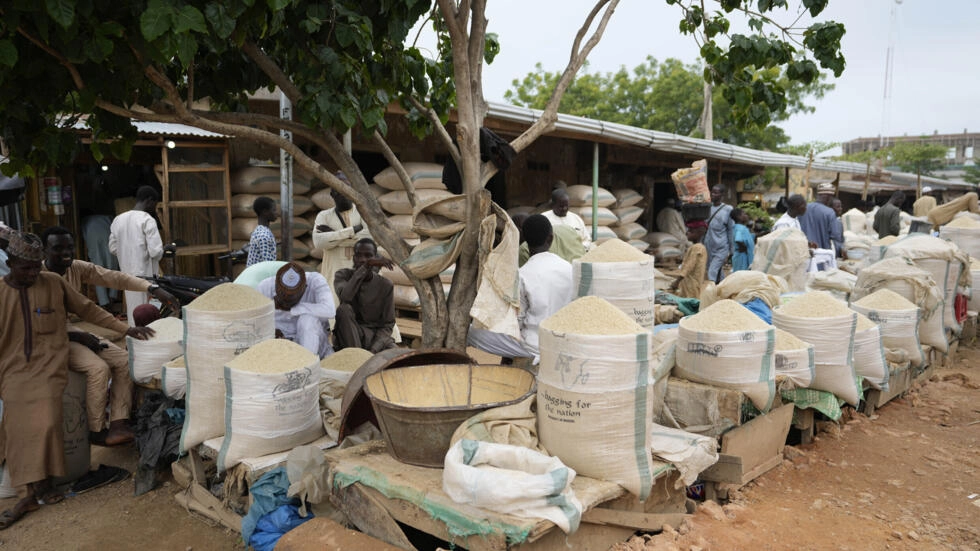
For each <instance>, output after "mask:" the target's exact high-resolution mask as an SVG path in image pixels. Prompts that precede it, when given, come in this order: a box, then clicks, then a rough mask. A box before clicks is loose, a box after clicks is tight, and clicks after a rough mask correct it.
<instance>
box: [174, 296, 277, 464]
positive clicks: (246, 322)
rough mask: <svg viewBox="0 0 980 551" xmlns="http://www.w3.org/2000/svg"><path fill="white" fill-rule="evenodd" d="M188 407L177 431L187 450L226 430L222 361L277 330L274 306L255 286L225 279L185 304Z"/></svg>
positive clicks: (183, 448)
mask: <svg viewBox="0 0 980 551" xmlns="http://www.w3.org/2000/svg"><path fill="white" fill-rule="evenodd" d="M183 318H184V361H185V362H186V364H187V398H186V401H187V406H186V407H187V413H186V415H185V417H184V430H183V431H182V432H181V434H180V449H181V451H182V452H186V451H188V450H190V449H191V448H193V447H194V446H196V445H198V444H200V443H201V442H204V441H205V440H207V439H209V438H214V437H216V436H221V435H222V434H224V431H225V379H224V366H225V364H226V363H228V362H229V361H230V360H231V359H232V358H234V357H235V356H237V355H238V354H241V353H242V352H244V351H245V350H247V349H248V348H249V347H251V346H252V345H254V344H256V343H259V342H262V341H264V340H268V339H272V338H274V337H275V334H276V318H275V306H274V305H273V303H272V300H270V299H268V298H266V297H265V296H264V295H262V294H261V293H259V292H258V291H256V290H255V289H253V288H251V287H248V286H245V285H239V284H237V283H223V284H221V285H218V286H217V287H214V288H213V289H210V290H209V291H208V292H206V293H204V294H203V295H201V296H199V297H197V298H196V299H194V301H192V302H191V303H190V304H188V305H187V306H185V307H184V311H183Z"/></svg>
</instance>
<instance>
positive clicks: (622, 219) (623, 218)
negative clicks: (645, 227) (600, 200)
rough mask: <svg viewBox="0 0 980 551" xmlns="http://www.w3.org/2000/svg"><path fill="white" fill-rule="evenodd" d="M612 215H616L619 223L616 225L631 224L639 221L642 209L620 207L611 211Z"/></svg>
mask: <svg viewBox="0 0 980 551" xmlns="http://www.w3.org/2000/svg"><path fill="white" fill-rule="evenodd" d="M612 213H613V214H614V215H616V218H617V219H619V221H618V222H617V223H616V224H617V225H622V224H631V223H633V222H636V221H637V220H639V219H640V216H642V215H643V207H621V208H615V209H612Z"/></svg>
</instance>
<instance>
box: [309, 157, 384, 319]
mask: <svg viewBox="0 0 980 551" xmlns="http://www.w3.org/2000/svg"><path fill="white" fill-rule="evenodd" d="M337 177H338V178H340V179H341V180H342V181H345V182H346V181H347V177H346V176H344V174H343V172H339V173H337ZM330 196H331V197H333V200H334V204H335V205H336V206H335V207H334V208H332V209H327V210H324V211H321V212H320V214H317V215H316V221H315V222H314V223H313V247H314V248H317V249H320V250H322V251H323V261H322V262H321V263H320V275H322V276H323V278H324V279H325V280H327V281H328V282H332V281H333V278H334V274H335V273H336V272H337V270H341V269H343V268H350V267H352V266H353V265H354V261H353V258H354V244H355V243H357V242H358V241H359V240H361V239H364V238H365V237H371V233H370V232H369V231H368V230H367V228H366V227H364V222H363V221H362V220H361V215H360V213H358V212H357V207H356V206H354V204H353V203H352V202H351V200H350V199H348V198H346V197H344V196H343V195H341V194H339V193H337V192H336V191H333V190H332V191H331V192H330ZM331 292H333V290H332V289H331ZM333 300H334V304H339V303H340V299H339V297H338V296H337V293H336V292H334V293H333Z"/></svg>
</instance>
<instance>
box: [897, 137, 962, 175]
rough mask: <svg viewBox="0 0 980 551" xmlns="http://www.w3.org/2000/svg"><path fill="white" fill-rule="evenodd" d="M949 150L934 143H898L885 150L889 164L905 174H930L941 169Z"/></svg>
mask: <svg viewBox="0 0 980 551" xmlns="http://www.w3.org/2000/svg"><path fill="white" fill-rule="evenodd" d="M948 150H949V148H947V147H946V146H944V145H940V144H934V143H916V142H898V143H896V144H894V145H892V146H890V147H888V148H886V149H885V155H886V159H887V163H888V164H892V165H896V166H898V167H899V168H900V169H901V170H903V171H905V172H912V173H915V174H929V173H931V172H932V171H934V170H936V169H938V168H941V167H942V166H943V161H944V160H945V159H946V153H947V151H948Z"/></svg>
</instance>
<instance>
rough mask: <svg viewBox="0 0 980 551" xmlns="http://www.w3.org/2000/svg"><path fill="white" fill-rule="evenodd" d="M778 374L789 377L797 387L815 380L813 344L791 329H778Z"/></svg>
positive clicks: (807, 384)
mask: <svg viewBox="0 0 980 551" xmlns="http://www.w3.org/2000/svg"><path fill="white" fill-rule="evenodd" d="M775 354H776V376H780V375H782V376H783V377H786V378H787V379H789V380H790V381H791V382H792V383H793V384H794V385H795V386H796V387H797V388H807V387H809V386H810V384H811V383H812V382H813V373H814V358H813V345H812V344H810V343H808V342H805V341H802V340H800V339H798V338H796V335H793V334H792V333H790V332H789V331H783V330H782V329H776V350H775Z"/></svg>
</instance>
